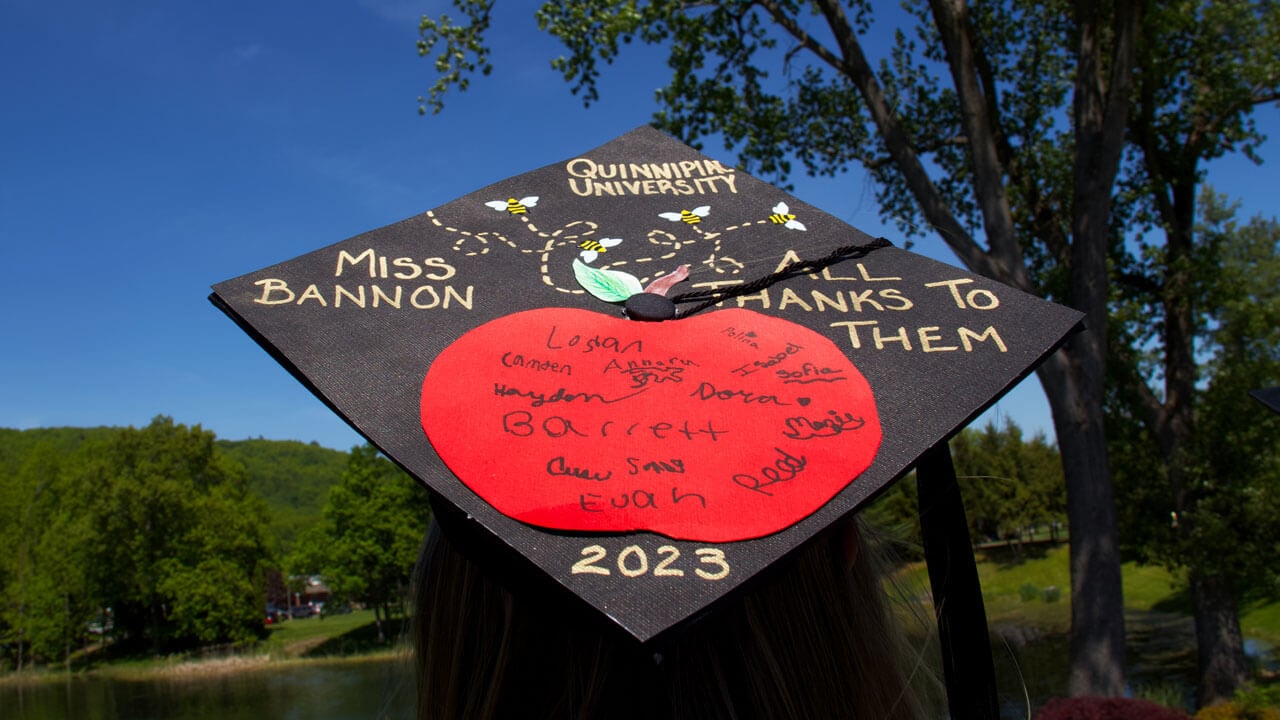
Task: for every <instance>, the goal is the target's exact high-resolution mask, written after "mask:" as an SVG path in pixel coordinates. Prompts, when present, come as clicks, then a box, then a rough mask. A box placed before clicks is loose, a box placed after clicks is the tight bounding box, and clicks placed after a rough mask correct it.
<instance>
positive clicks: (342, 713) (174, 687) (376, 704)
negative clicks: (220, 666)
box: [0, 660, 413, 720]
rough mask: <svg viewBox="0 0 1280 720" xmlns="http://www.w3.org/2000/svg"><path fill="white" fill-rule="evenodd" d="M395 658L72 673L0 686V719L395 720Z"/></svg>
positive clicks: (399, 673)
mask: <svg viewBox="0 0 1280 720" xmlns="http://www.w3.org/2000/svg"><path fill="white" fill-rule="evenodd" d="M407 680H408V674H407V667H406V665H405V663H404V661H402V660H379V661H361V662H342V663H333V664H329V663H308V664H305V665H287V666H278V667H275V668H272V667H270V666H264V667H263V668H261V669H254V670H247V671H241V672H235V673H228V674H225V675H217V676H212V677H209V676H202V677H183V678H178V679H163V680H146V681H133V680H110V679H104V678H72V679H70V680H69V681H68V682H65V683H41V684H39V685H34V686H27V687H0V718H2V719H3V720H161V719H163V720H169V719H170V718H183V719H184V720H262V719H268V720H357V719H359V720H370V719H371V718H376V719H378V720H401V719H407V718H411V717H412V715H413V690H412V687H411V686H410V685H409V684H408V682H407Z"/></svg>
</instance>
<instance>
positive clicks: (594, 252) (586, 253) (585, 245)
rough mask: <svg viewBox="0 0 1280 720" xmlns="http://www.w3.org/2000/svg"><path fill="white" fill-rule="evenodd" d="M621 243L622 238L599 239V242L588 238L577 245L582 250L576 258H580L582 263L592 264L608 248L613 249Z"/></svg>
mask: <svg viewBox="0 0 1280 720" xmlns="http://www.w3.org/2000/svg"><path fill="white" fill-rule="evenodd" d="M620 242H622V238H600V240H599V241H596V240H592V239H590V238H588V239H586V240H583V241H582V242H580V243H578V247H580V248H582V252H580V253H578V256H579V257H581V258H582V262H584V263H588V264H589V263H592V262H594V261H595V259H596V258H597V257H599V256H600V253H603V252H608V251H609V248H611V247H614V246H615V245H617V244H618V243H620Z"/></svg>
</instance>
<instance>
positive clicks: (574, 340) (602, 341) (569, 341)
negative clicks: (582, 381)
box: [547, 325, 644, 355]
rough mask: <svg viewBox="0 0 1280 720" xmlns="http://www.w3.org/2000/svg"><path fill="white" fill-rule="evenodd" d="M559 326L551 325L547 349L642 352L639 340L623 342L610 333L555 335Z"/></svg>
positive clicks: (642, 348)
mask: <svg viewBox="0 0 1280 720" xmlns="http://www.w3.org/2000/svg"><path fill="white" fill-rule="evenodd" d="M557 330H559V327H558V326H556V325H552V326H551V332H550V333H549V334H548V335H547V349H548V350H565V349H568V348H577V349H579V350H581V351H582V352H584V353H591V352H595V351H596V350H609V351H612V352H615V353H618V354H619V355H621V354H624V353H629V352H636V353H639V352H643V351H644V343H643V342H641V341H640V340H632V341H631V342H627V343H624V342H622V341H621V340H619V339H618V338H616V337H613V336H611V335H592V336H590V337H583V336H582V335H577V334H575V335H570V336H569V337H568V338H564V337H559V338H558V337H556V331H557Z"/></svg>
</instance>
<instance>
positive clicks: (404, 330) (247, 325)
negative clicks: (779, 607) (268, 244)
mask: <svg viewBox="0 0 1280 720" xmlns="http://www.w3.org/2000/svg"><path fill="white" fill-rule="evenodd" d="M818 260H821V262H817V263H815V264H810V265H806V264H805V263H807V262H810V261H818ZM686 265H687V266H688V272H689V275H688V279H687V280H684V281H683V282H679V283H678V284H675V286H674V287H673V288H671V289H665V288H664V287H662V285H663V283H662V280H661V279H663V278H665V279H666V280H667V281H668V283H671V282H674V281H676V280H677V279H678V278H680V277H681V276H682V271H681V270H680V268H681V266H686ZM655 280H658V283H657V287H656V288H652V289H655V290H658V291H664V290H665V292H666V294H667V295H668V296H672V297H677V296H681V295H685V296H686V297H679V298H678V299H680V300H682V301H693V300H699V301H701V302H702V303H704V304H706V303H714V302H715V301H716V300H721V302H720V303H719V307H715V306H708V307H705V308H703V309H699V310H698V311H697V312H691V311H692V310H694V309H695V308H696V305H694V304H692V303H691V302H690V303H684V302H682V303H681V304H680V308H681V312H682V313H686V314H688V313H691V314H688V316H682V317H680V318H679V319H675V320H668V321H665V322H642V321H640V320H637V319H624V318H623V312H622V301H623V300H625V299H626V298H628V297H629V296H632V295H634V294H636V293H639V292H640V291H641V289H642V288H645V287H648V286H650V284H651V283H653V282H654V281H655ZM755 281H760V282H755ZM690 293H710V296H709V297H697V296H695V297H687V296H688V295H689V294H690ZM734 293H737V294H736V295H734ZM212 300H213V301H214V303H215V304H217V305H218V307H220V308H221V309H222V310H223V311H224V312H226V313H227V314H228V315H230V316H231V317H232V318H233V319H235V320H236V322H238V323H239V324H240V326H241V327H242V328H243V329H244V330H245V331H246V332H248V333H249V334H250V335H251V336H253V338H254V339H255V340H257V341H258V342H259V343H260V344H261V345H262V346H263V347H264V348H265V349H266V350H267V351H268V352H270V353H271V354H272V355H273V356H274V357H275V358H276V359H277V360H279V361H280V363H281V364H283V365H284V366H285V367H286V368H288V369H289V370H290V371H291V372H292V373H293V374H294V375H295V376H296V377H297V378H298V379H299V380H300V381H301V382H303V383H304V384H305V385H306V386H307V387H309V388H310V389H311V390H312V391H313V392H314V393H316V395H317V396H319V397H320V398H321V399H322V400H324V401H325V402H326V403H327V404H328V405H329V406H330V407H331V408H333V410H334V411H335V412H337V413H338V414H339V415H341V416H342V417H343V418H345V419H346V420H347V421H348V422H349V423H351V425H352V426H354V427H355V428H356V429H357V430H358V431H359V432H360V433H362V434H363V435H364V436H365V437H366V438H368V440H369V441H370V442H371V443H373V444H374V445H376V446H377V447H378V448H379V449H380V450H381V451H382V452H384V453H385V454H386V455H387V456H388V457H390V458H392V459H393V460H395V461H396V462H397V463H399V464H400V465H401V466H403V467H404V468H405V469H406V470H408V471H409V472H410V473H412V474H413V475H414V476H416V477H417V478H419V479H420V480H421V481H422V482H424V483H425V484H426V485H427V486H428V487H429V488H430V490H431V492H432V495H433V498H434V501H435V502H437V503H443V505H442V506H441V507H442V508H443V509H445V510H447V511H450V512H452V514H454V515H456V516H457V517H458V518H459V522H464V523H466V524H467V525H468V527H469V528H470V529H471V530H472V531H473V532H474V533H475V536H476V537H477V538H481V539H482V540H485V541H488V543H487V544H489V545H492V546H493V547H494V548H495V550H494V551H493V552H494V553H495V554H496V555H498V556H500V557H502V558H504V559H505V560H507V561H510V562H512V563H514V564H515V566H514V568H513V569H515V570H518V569H525V570H528V569H532V568H537V569H540V571H541V573H543V574H545V576H549V577H550V578H552V579H553V580H554V581H555V582H556V583H558V584H560V585H562V586H564V587H565V588H568V589H569V590H570V591H572V593H573V594H575V595H576V596H578V597H580V598H581V599H582V600H583V601H585V602H586V603H587V604H588V605H590V606H592V607H594V608H596V609H597V610H599V611H600V612H601V613H603V614H605V615H606V616H608V618H610V619H611V620H612V621H613V622H614V623H616V624H617V625H618V626H620V627H621V628H623V629H625V630H626V631H627V632H628V633H630V634H631V635H633V636H635V637H636V638H638V639H640V640H648V639H650V638H653V637H655V636H657V635H658V634H660V633H662V632H664V631H666V630H667V629H669V628H671V627H673V626H675V625H677V624H679V623H681V622H682V621H684V620H685V619H687V618H689V617H691V616H692V615H694V614H695V613H698V612H699V611H700V610H702V609H704V608H706V607H707V606H709V605H710V604H712V603H713V602H714V601H716V600H717V599H719V598H721V597H723V596H724V595H725V594H726V593H728V592H729V591H730V590H732V589H733V588H736V587H738V586H740V585H741V584H742V583H745V582H747V581H748V580H750V579H751V578H752V577H753V576H754V575H756V574H757V573H759V572H760V571H761V570H763V569H764V568H766V567H767V566H769V565H770V563H772V562H773V561H774V560H776V559H778V558H780V557H782V556H784V555H786V554H787V553H789V552H790V551H792V550H794V549H795V548H797V547H799V546H800V545H801V544H803V543H805V542H806V541H807V540H809V539H810V538H812V537H813V536H814V535H815V534H817V533H818V532H819V531H820V530H821V529H823V528H825V527H827V526H828V525H830V524H831V523H833V522H834V521H835V520H837V519H839V518H841V517H844V516H846V515H848V514H849V513H851V512H853V511H854V510H856V509H858V508H859V507H861V506H862V505H864V504H865V503H867V502H868V501H870V500H871V499H872V498H874V497H875V496H876V495H877V494H878V493H879V492H880V491H881V490H882V489H884V488H885V487H886V486H887V485H888V484H889V483H891V482H892V481H894V480H895V479H897V478H900V477H902V476H903V475H905V474H907V473H908V472H909V471H910V470H911V468H913V467H914V466H916V464H917V463H918V462H919V461H920V459H921V457H922V455H924V454H925V453H926V452H927V451H928V450H929V449H930V448H933V447H935V446H936V445H938V444H939V443H942V442H944V441H945V440H946V439H947V438H949V437H950V436H951V435H952V434H954V433H955V432H957V431H958V430H959V429H960V428H962V427H963V426H964V425H965V424H967V423H968V422H970V421H971V420H972V419H973V418H975V417H976V416H978V415H979V414H980V413H981V412H982V411H983V410H985V409H986V408H987V407H988V406H989V405H991V404H992V403H993V402H994V401H995V400H996V399H997V398H999V397H1000V396H1001V395H1002V394H1003V393H1004V392H1005V391H1006V390H1008V389H1009V388H1010V387H1012V386H1013V385H1014V384H1015V383H1017V382H1018V381H1019V380H1021V379H1022V378H1023V377H1025V376H1026V375H1027V374H1029V373H1030V372H1031V371H1032V370H1033V369H1034V368H1035V366H1036V365H1037V364H1038V363H1039V362H1040V361H1041V360H1042V359H1043V358H1044V357H1045V356H1046V355H1047V354H1048V353H1050V352H1051V351H1052V350H1054V349H1055V348H1056V347H1057V346H1058V345H1059V343H1060V342H1061V341H1062V340H1063V338H1064V336H1066V335H1067V333H1068V332H1069V331H1070V330H1071V329H1072V328H1073V327H1074V326H1075V325H1076V324H1077V322H1078V321H1079V319H1080V315H1079V313H1076V312H1074V311H1071V310H1068V309H1065V308H1062V307H1058V306H1055V305H1052V304H1050V303H1047V302H1044V301H1042V300H1039V299H1037V298H1034V297H1032V296H1030V295H1027V294H1025V293H1023V292H1020V291H1017V290H1014V289H1011V288H1009V287H1006V286H1004V285H1000V284H998V283H995V282H992V281H990V280H988V279H986V278H983V277H980V276H977V275H973V274H971V273H968V272H965V271H963V270H958V269H956V268H954V267H951V266H948V265H945V264H942V263H939V262H935V261H932V260H929V259H927V258H924V257H921V256H919V255H915V254H912V253H910V252H906V251H904V250H901V249H897V248H895V247H892V246H890V245H888V243H887V242H883V241H877V240H876V239H875V238H872V237H869V236H867V235H866V234H864V233H862V232H860V231H858V230H856V229H854V228H852V227H850V226H848V225H847V224H845V223H843V222H841V221H840V220H838V219H836V218H834V217H832V216H830V215H828V214H826V213H824V212H822V211H819V210H818V209H816V208H814V207H811V206H809V205H806V204H805V203H804V202H802V201H800V200H797V199H796V198H794V197H791V196H790V195H787V194H786V193H784V192H782V191H780V190H778V189H776V188H774V187H772V186H770V185H768V184H766V183H763V182H761V181H759V180H757V179H755V178H753V177H750V176H748V175H747V174H745V173H743V172H740V171H735V170H734V169H733V168H730V167H726V166H724V165H722V164H720V163H719V162H716V161H715V160H711V159H709V158H707V157H705V156H703V155H701V154H699V153H698V152H696V151H695V150H693V149H691V148H689V147H687V146H685V145H683V144H681V143H680V142H678V141H676V140H674V139H672V138H670V137H668V136H666V135H664V134H662V133H660V132H658V131H655V130H652V129H650V128H640V129H638V130H635V131H633V132H630V133H628V134H626V135H624V136H622V137H620V138H618V139H616V140H614V141H612V142H609V143H607V144H605V145H603V146H601V147H598V148H595V149H594V150H588V151H585V152H583V153H582V154H580V155H578V156H576V157H573V158H570V159H568V160H566V161H564V162H561V163H556V164H554V165H550V166H547V167H544V168H542V169H539V170H534V171H532V172H528V173H525V174H523V175H517V176H515V177H512V178H510V179H508V180H503V181H501V182H498V183H495V184H493V185H491V186H489V187H486V188H483V189H481V190H478V191H476V192H473V193H470V194H468V195H466V196H464V197H462V198H459V199H457V200H454V201H453V202H450V203H447V204H445V205H442V206H440V207H438V208H435V209H434V210H431V211H429V212H426V213H423V214H422V215H418V216H416V217H412V218H409V219H407V220H404V221H402V222H398V223H396V224H394V225H390V226H387V227H384V228H381V229H379V230H375V231H372V232H369V233H365V234H362V235H358V236H356V237H353V238H350V239H348V240H344V241H342V242H340V243H337V244H335V245H330V246H328V247H325V248H322V249H320V250H316V251H314V252H311V253H308V254H306V255H303V256H301V257H298V258H295V259H293V260H290V261H287V262H283V263H280V264H278V265H273V266H271V267H268V268H264V269H262V270H259V271H256V272H253V273H249V274H247V275H244V276H242V277H238V278H235V279H233V280H228V281H226V282H223V283H220V284H218V285H216V286H214V294H213V296H212ZM638 300H641V301H649V302H650V303H651V304H652V305H653V307H648V306H647V305H646V304H643V303H642V304H640V305H636V304H634V303H635V301H634V300H633V305H632V306H631V308H630V310H629V312H630V313H631V315H632V316H633V317H637V316H648V315H652V314H656V315H658V316H661V315H662V314H663V313H664V312H666V311H669V310H670V305H669V304H668V303H666V302H665V301H663V300H661V299H660V298H658V293H657V292H653V293H649V294H648V296H647V297H641V298H638ZM433 443H434V445H435V447H433ZM442 458H443V459H442Z"/></svg>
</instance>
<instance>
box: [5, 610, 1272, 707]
mask: <svg viewBox="0 0 1280 720" xmlns="http://www.w3.org/2000/svg"><path fill="white" fill-rule="evenodd" d="M1136 620H1138V618H1136V617H1135V618H1130V629H1131V633H1130V642H1131V643H1132V644H1135V645H1137V646H1139V647H1141V650H1142V651H1143V652H1142V653H1140V654H1138V655H1137V656H1135V657H1131V659H1130V663H1129V668H1128V671H1129V679H1130V682H1131V683H1133V684H1134V685H1135V686H1140V685H1145V686H1155V685H1160V684H1169V685H1171V686H1172V688H1173V691H1174V692H1175V694H1176V693H1177V691H1178V689H1179V688H1181V689H1183V690H1185V691H1186V692H1187V693H1189V692H1190V688H1191V685H1192V683H1193V682H1194V676H1193V669H1194V665H1195V657H1194V652H1193V651H1192V650H1191V648H1192V647H1194V645H1193V644H1192V643H1193V642H1194V640H1193V638H1192V636H1191V635H1190V626H1189V621H1187V620H1186V619H1185V618H1176V619H1165V620H1164V621H1162V622H1149V623H1147V624H1146V625H1145V626H1144V625H1143V624H1142V623H1140V622H1135V621H1136ZM1146 635H1149V637H1144V636H1146ZM1151 637H1154V638H1159V639H1161V640H1163V641H1166V642H1167V643H1168V647H1167V652H1162V651H1160V648H1159V647H1158V646H1156V645H1153V644H1152V640H1151V639H1150V638H1151ZM993 641H994V642H993V644H994V648H993V650H994V653H993V654H994V656H995V660H996V667H997V675H998V687H999V694H1000V699H1001V705H1002V712H1001V716H1002V717H1027V716H1028V712H1027V711H1028V706H1030V707H1031V708H1035V707H1039V706H1040V705H1041V704H1042V703H1043V702H1044V701H1045V700H1046V699H1047V698H1049V697H1053V696H1061V695H1063V694H1065V692H1066V687H1065V686H1066V681H1065V675H1066V668H1067V640H1066V637H1065V636H1039V635H1037V634H1035V633H1034V632H1031V631H1027V630H1025V629H1022V630H1018V629H1011V628H1002V629H1000V631H998V632H997V634H996V637H994V638H993ZM1253 645H1254V646H1252V647H1251V648H1250V650H1251V651H1252V652H1251V654H1253V655H1254V656H1255V657H1256V656H1257V655H1259V654H1261V655H1262V658H1261V659H1262V660H1263V661H1264V662H1265V661H1270V662H1272V663H1273V662H1274V660H1272V658H1274V655H1271V654H1270V653H1268V652H1267V651H1269V650H1273V649H1272V648H1270V647H1266V648H1262V647H1258V646H1257V645H1256V643H1254V644H1253ZM1186 699H1187V700H1188V701H1189V700H1190V695H1189V694H1188V695H1187V696H1186ZM412 717H413V687H412V685H411V684H410V682H409V672H408V666H407V663H406V661H405V660H395V659H386V660H363V661H347V662H342V661H335V662H332V663H326V662H313V663H306V664H301V665H276V666H271V665H264V666H262V667H260V668H255V669H249V670H243V671H239V672H233V673H227V674H224V675H209V674H204V675H194V676H192V677H181V678H174V679H159V680H146V681H134V680H110V679H105V678H72V679H70V680H68V681H67V682H65V683H41V684H39V685H34V686H28V687H6V686H0V720H162V719H163V720H168V719H170V718H183V719H184V720H188V719H189V720H259V719H260V718H265V719H268V720H409V719H411V718H412Z"/></svg>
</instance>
